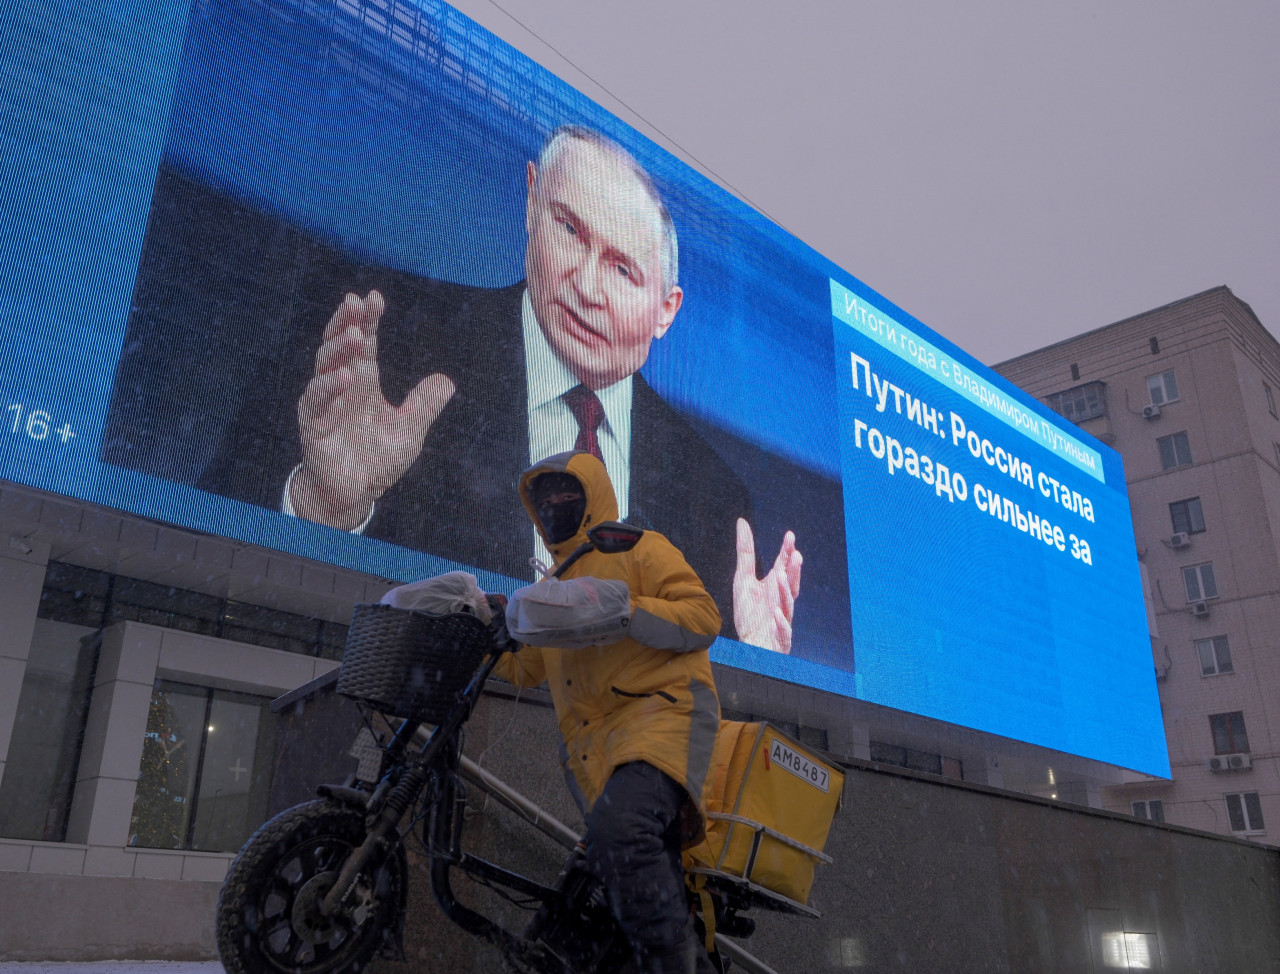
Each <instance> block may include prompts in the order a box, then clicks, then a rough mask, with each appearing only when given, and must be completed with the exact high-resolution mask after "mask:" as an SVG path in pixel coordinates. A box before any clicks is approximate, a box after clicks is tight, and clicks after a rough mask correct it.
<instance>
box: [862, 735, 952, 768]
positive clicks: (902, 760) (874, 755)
mask: <svg viewBox="0 0 1280 974" xmlns="http://www.w3.org/2000/svg"><path fill="white" fill-rule="evenodd" d="M870 743H871V748H870V750H871V760H872V761H875V762H876V763H877V764H889V765H893V766H894V767H896V768H909V769H911V770H912V771H924V772H927V773H928V774H942V755H940V754H933V753H930V752H929V751H917V750H915V749H913V748H909V747H899V746H898V745H896V744H885V743H883V742H881V741H871V742H870Z"/></svg>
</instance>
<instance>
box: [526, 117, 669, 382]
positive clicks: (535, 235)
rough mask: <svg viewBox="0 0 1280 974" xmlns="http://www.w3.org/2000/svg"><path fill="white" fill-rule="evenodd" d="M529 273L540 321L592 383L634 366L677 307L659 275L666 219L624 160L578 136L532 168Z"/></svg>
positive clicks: (615, 378) (559, 349)
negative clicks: (542, 167)
mask: <svg viewBox="0 0 1280 974" xmlns="http://www.w3.org/2000/svg"><path fill="white" fill-rule="evenodd" d="M528 183H529V197H528V203H527V208H526V211H525V224H526V227H527V229H528V231H529V248H528V250H527V251H526V253H525V277H526V280H527V282H528V287H529V299H530V301H531V303H532V304H533V310H534V314H535V315H536V316H537V319H538V325H539V327H541V328H542V333H543V334H544V335H545V336H546V338H547V342H548V344H550V345H551V348H552V350H554V351H555V353H556V356H557V357H558V358H559V359H560V361H562V362H564V364H565V365H566V366H568V368H569V370H570V371H571V372H572V373H573V374H574V375H575V376H577V378H578V379H579V381H581V382H582V383H583V384H584V385H586V386H588V387H589V388H591V389H603V388H605V387H606V386H609V385H612V384H613V383H615V382H617V381H619V380H620V379H624V378H626V377H627V376H629V375H631V374H632V373H633V372H635V371H636V370H637V369H638V368H640V366H641V365H643V364H644V361H645V359H646V358H648V357H649V343H650V342H652V341H653V340H654V339H655V338H661V337H662V336H663V335H664V334H666V331H667V329H668V328H669V327H671V322H672V321H673V320H674V319H675V316H676V312H677V311H679V310H680V303H681V301H682V300H683V294H682V293H681V291H680V288H679V287H675V286H669V285H667V284H666V283H665V281H664V277H663V273H662V223H661V218H660V216H659V213H658V207H657V205H656V204H655V203H654V201H653V199H652V198H650V196H649V193H648V191H647V190H646V189H645V186H644V184H643V183H642V182H641V181H640V180H639V179H638V178H637V177H636V175H635V174H634V173H633V172H631V171H630V170H629V169H628V168H627V167H626V165H624V164H623V163H622V162H621V161H620V160H618V159H616V158H615V157H614V156H612V155H611V154H610V153H608V152H606V151H604V150H602V149H600V148H598V147H596V146H594V145H592V144H591V143H589V142H584V141H582V140H578V139H574V140H572V141H570V142H569V143H568V144H566V145H565V146H564V147H563V148H562V149H561V150H560V151H559V153H557V154H556V155H555V156H554V157H553V158H552V160H551V161H550V163H549V164H548V165H547V167H546V170H545V171H543V172H541V173H539V172H537V171H536V170H535V168H534V165H533V163H529V169H528Z"/></svg>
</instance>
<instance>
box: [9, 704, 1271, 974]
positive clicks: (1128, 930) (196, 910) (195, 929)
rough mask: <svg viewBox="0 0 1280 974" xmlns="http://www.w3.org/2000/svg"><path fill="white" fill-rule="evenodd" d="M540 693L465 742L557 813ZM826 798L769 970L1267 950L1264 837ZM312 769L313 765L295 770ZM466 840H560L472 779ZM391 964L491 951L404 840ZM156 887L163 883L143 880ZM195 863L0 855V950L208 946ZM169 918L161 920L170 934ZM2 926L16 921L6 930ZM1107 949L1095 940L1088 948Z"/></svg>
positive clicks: (329, 713) (886, 786) (528, 850)
mask: <svg viewBox="0 0 1280 974" xmlns="http://www.w3.org/2000/svg"><path fill="white" fill-rule="evenodd" d="M541 700H542V695H538V694H532V695H526V697H525V699H524V700H523V701H521V702H518V703H517V702H514V701H512V700H510V699H507V698H504V697H496V696H491V697H488V698H486V700H485V701H484V702H483V703H482V705H481V707H480V709H479V711H478V712H477V714H476V716H475V718H474V719H473V720H472V721H471V724H470V725H469V726H468V729H467V735H468V736H467V752H468V753H469V754H470V755H471V756H472V757H473V758H476V759H477V760H480V761H481V762H482V764H483V765H484V767H485V768H487V769H488V770H490V771H492V772H493V773H494V774H496V775H498V776H499V777H500V778H502V779H504V780H505V781H507V782H508V783H509V784H511V785H512V786H513V787H515V788H517V789H518V790H520V791H521V792H523V793H525V794H526V795H528V796H529V797H530V798H531V799H532V800H534V801H535V802H537V803H538V804H539V805H541V806H543V807H544V808H545V809H546V810H547V811H549V812H551V813H552V814H554V815H556V816H558V817H559V818H561V819H562V820H563V821H564V822H566V823H567V824H569V825H570V826H571V827H573V828H580V827H581V821H580V819H579V818H578V816H577V814H576V811H575V810H574V809H573V808H572V806H571V803H570V801H569V799H568V796H567V791H566V789H565V786H564V784H563V781H562V779H561V777H560V771H559V768H558V766H557V764H556V760H555V752H556V729H555V721H554V718H553V716H552V714H551V711H550V709H549V708H547V707H546V706H545V705H543V704H542V703H541V702H540V701H541ZM350 711H351V708H350V706H349V705H341V704H340V703H339V701H337V700H334V699H332V698H331V699H329V700H320V701H313V703H312V704H311V705H308V706H307V707H306V708H305V709H304V710H303V711H302V712H301V713H297V712H295V713H293V714H290V715H287V716H286V717H285V720H284V721H283V724H282V727H281V734H280V739H279V748H280V749H279V752H278V754H279V756H280V762H281V763H282V764H284V765H286V766H287V774H286V773H285V768H283V767H278V768H277V774H278V781H279V782H280V783H281V784H282V785H283V787H282V788H281V789H279V790H277V792H276V793H275V794H274V795H273V800H274V801H276V803H277V804H282V803H287V802H290V801H294V800H299V799H305V798H306V797H307V794H308V793H309V792H310V786H309V785H304V784H303V782H304V781H306V780H307V778H308V769H309V768H317V769H319V767H320V766H321V765H327V767H325V768H324V770H323V771H320V770H317V772H316V774H317V776H318V779H319V780H323V779H325V778H328V779H330V780H332V779H333V778H334V777H335V775H340V774H341V773H344V772H343V768H344V767H345V766H348V765H349V766H350V767H351V768H352V769H354V759H351V758H347V757H345V752H346V751H347V750H348V748H349V747H350V745H351V742H352V735H353V733H354V730H355V729H356V728H357V727H358V721H355V720H353V719H352V713H351V712H350ZM847 775H848V776H847V780H846V783H845V790H844V807H843V809H842V811H841V812H840V814H839V815H838V816H837V818H836V821H835V826H834V829H833V832H832V836H831V839H830V841H829V842H828V845H827V852H828V853H830V854H831V855H832V856H833V857H834V858H835V864H834V865H831V866H825V867H822V868H820V870H819V872H818V877H817V881H816V882H815V884H814V890H813V895H812V898H811V902H812V904H813V905H814V906H816V907H817V908H818V909H820V910H821V911H822V913H823V916H822V918H821V919H819V920H808V919H801V918H797V917H791V916H782V915H777V914H767V913H762V912H761V913H757V914H756V919H757V921H758V923H759V927H758V930H757V932H756V935H755V936H754V937H753V938H751V940H749V941H748V942H747V944H746V946H748V948H749V949H750V950H752V952H754V953H755V954H757V955H758V956H759V957H760V958H761V959H763V960H765V961H766V962H768V963H769V964H771V965H772V966H773V967H774V968H776V969H777V971H778V972H780V974H809V972H814V971H859V972H882V971H883V972H889V971H910V972H917V971H945V972H949V974H965V972H1010V974H1032V972H1063V974H1078V972H1097V974H1106V972H1110V971H1114V970H1117V969H1124V968H1123V966H1121V967H1117V966H1115V962H1116V960H1117V958H1116V956H1115V954H1114V952H1116V951H1119V950H1121V949H1123V948H1124V946H1125V945H1126V944H1127V947H1128V949H1129V950H1130V951H1131V953H1130V961H1131V963H1132V962H1133V961H1137V960H1138V959H1139V955H1140V954H1145V956H1146V957H1147V963H1148V966H1147V967H1145V968H1139V967H1137V965H1136V964H1133V965H1132V969H1146V970H1152V971H1159V972H1163V974H1184V972H1185V974H1192V972H1216V971H1230V972H1233V974H1247V972H1255V971H1256V972H1274V971H1277V970H1280V923H1277V918H1278V917H1280V853H1278V852H1277V851H1275V850H1273V849H1268V848H1264V847H1261V846H1255V845H1251V844H1249V843H1246V842H1242V841H1238V840H1233V839H1227V838H1222V837H1218V836H1212V835H1208V834H1204V833H1197V832H1191V831H1189V830H1186V829H1180V828H1175V827H1166V826H1158V825H1151V824H1148V823H1144V822H1140V821H1137V820H1134V819H1131V818H1128V817H1124V816H1119V815H1115V814H1112V813H1108V812H1099V811H1096V810H1091V809H1087V808H1082V807H1075V806H1070V805H1064V804H1060V803H1056V802H1046V801H1041V800H1038V799H1034V798H1027V797H1024V796H1019V795H1013V794H1010V793H1007V792H1000V791H997V790H995V789H991V788H987V787H984V786H977V785H971V784H966V783H963V782H956V781H952V780H950V779H943V778H935V777H930V776H924V775H913V774H911V773H909V772H898V771H894V770H891V769H884V768H879V767H876V766H873V765H868V764H857V765H854V766H852V767H850V768H848V772H847ZM312 780H316V779H312ZM469 804H470V806H471V811H470V813H469V815H468V827H469V836H470V839H469V842H468V844H469V846H470V848H471V850H472V851H474V852H476V853H477V854H480V855H483V856H485V857H486V858H490V859H492V860H493V861H496V862H498V863H499V864H502V865H505V866H508V867H510V868H514V869H517V870H520V871H523V872H526V873H527V874H528V875H531V876H532V877H534V878H536V879H540V880H542V881H550V880H551V878H552V877H553V876H554V875H555V873H556V871H557V868H558V865H559V862H560V859H561V852H560V850H559V848H558V847H557V846H555V845H554V844H553V843H552V842H551V841H550V840H548V839H546V838H545V837H544V836H543V835H541V834H540V833H538V832H536V831H535V830H533V829H532V828H531V827H529V826H527V825H525V824H524V823H522V822H519V821H516V820H514V818H513V816H511V815H510V814H509V813H507V812H506V811H505V810H503V809H501V808H500V807H498V806H497V805H496V804H495V803H493V802H492V801H490V802H488V803H486V802H485V796H484V795H483V794H481V793H478V792H475V791H473V792H472V794H471V795H470V797H469ZM410 861H411V864H412V877H411V890H410V897H411V899H410V915H409V920H408V924H407V930H406V934H405V949H406V954H407V957H408V960H409V966H405V965H400V964H394V963H390V962H386V961H378V962H376V963H375V964H374V965H373V967H372V968H371V972H372V974H403V972H405V971H409V970H411V971H412V972H413V974H459V972H464V971H466V972H476V974H481V972H484V974H488V972H490V971H493V970H498V969H500V967H499V964H498V962H497V958H496V957H494V956H493V954H492V952H491V950H490V948H488V947H487V946H485V945H483V944H481V943H479V942H478V941H476V940H474V939H473V938H471V937H469V936H468V935H466V934H464V933H462V932H461V931H460V930H458V929H456V928H455V927H453V926H452V925H451V924H450V923H449V922H448V921H446V920H445V919H444V918H443V917H442V915H441V914H440V912H439V910H438V908H437V907H436V905H435V903H434V901H433V900H432V897H431V893H430V889H429V885H428V882H427V877H426V869H425V865H424V863H423V860H422V858H421V857H420V856H418V855H411V856H410ZM161 887H163V890H162V889H161ZM456 887H457V889H456V892H457V893H458V895H459V897H460V899H462V900H463V901H464V902H467V903H470V904H473V905H484V907H485V909H492V910H493V911H495V912H496V913H498V914H500V915H502V916H503V917H505V919H506V922H507V924H508V926H509V927H511V928H513V929H519V928H520V926H521V925H522V924H523V921H524V917H525V915H524V914H521V913H520V912H519V911H517V910H515V909H514V908H511V907H510V906H509V905H507V904H505V903H502V902H500V901H496V900H494V899H493V898H492V896H491V894H488V893H487V892H486V891H484V890H483V889H480V888H477V887H475V886H473V884H471V883H469V882H468V881H466V880H465V879H459V880H458V882H457V884H456ZM215 890H216V887H215V885H214V884H212V883H191V882H178V881H174V882H171V883H165V882H159V881H154V880H138V879H120V878H106V877H102V878H94V877H88V876H76V877H62V876H36V875H23V876H19V875H15V874H12V873H10V874H5V873H0V916H3V917H4V922H3V924H2V925H0V927H2V928H3V931H4V933H3V935H2V936H0V959H4V960H19V959H24V960H36V959H46V958H60V959H73V958H74V959H95V958H102V957H155V958H163V957H181V956H211V954H210V953H209V945H210V940H211V932H212V931H211V925H212V907H213V897H214V895H216V894H215V892H214V891H215ZM179 934H181V935H179ZM15 937H16V938H17V939H15ZM1108 951H1111V952H1112V953H1110V954H1109V953H1108Z"/></svg>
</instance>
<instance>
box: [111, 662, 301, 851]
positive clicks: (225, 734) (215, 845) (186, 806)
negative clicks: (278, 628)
mask: <svg viewBox="0 0 1280 974" xmlns="http://www.w3.org/2000/svg"><path fill="white" fill-rule="evenodd" d="M269 703H270V699H269V698H267V697H256V696H252V695H250V694H247V693H234V692H231V691H229V690H215V689H212V688H209V687H198V686H188V685H185V684H181V683H172V682H169V681H167V680H157V681H156V685H155V689H154V691H153V692H152V695H151V709H150V712H149V713H148V716H147V730H146V738H145V740H144V742H143V749H142V763H141V767H140V768H139V773H138V790H137V794H136V796H135V798H134V805H133V822H132V827H131V835H130V838H129V844H130V845H133V846H140V847H145V848H151V849H195V850H200V851H204V852H234V851H235V850H236V849H239V848H240V846H241V845H242V844H243V843H244V840H245V839H247V838H248V837H249V836H250V835H251V834H252V833H253V831H254V829H256V828H257V827H258V826H259V825H261V824H262V822H263V820H264V819H265V818H266V809H267V798H268V788H269V786H270V773H271V756H272V754H273V750H274V748H273V745H274V738H275V718H274V717H273V716H272V715H271V714H270V713H269V712H268V710H267V705H268V704H269Z"/></svg>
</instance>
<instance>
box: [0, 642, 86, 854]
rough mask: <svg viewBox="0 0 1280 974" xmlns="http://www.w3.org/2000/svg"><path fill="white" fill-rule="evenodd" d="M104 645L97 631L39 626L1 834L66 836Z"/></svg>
mask: <svg viewBox="0 0 1280 974" xmlns="http://www.w3.org/2000/svg"><path fill="white" fill-rule="evenodd" d="M99 645H100V638H99V636H98V633H97V630H96V629H91V628H89V627H87V626H77V625H72V624H70V623H65V622H53V621H51V620H49V619H37V620H36V623H35V631H34V634H33V635H32V639H31V651H30V655H29V656H28V657H27V668H26V672H25V674H24V675H23V678H22V689H21V691H19V697H18V712H17V716H16V718H15V720H14V725H13V737H12V738H11V740H10V742H9V756H8V759H7V762H6V764H5V768H4V778H3V780H0V836H3V837H4V838H7V839H35V840H37V841H45V842H61V841H63V840H64V839H65V838H66V832H67V816H68V814H69V813H70V810H71V792H72V789H73V788H74V786H75V780H76V768H77V766H78V764H79V761H80V745H81V742H82V741H83V738H84V725H85V719H86V718H87V716H88V712H89V694H90V692H91V690H92V687H93V673H94V669H95V667H96V666H97V660H98V646H99Z"/></svg>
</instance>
